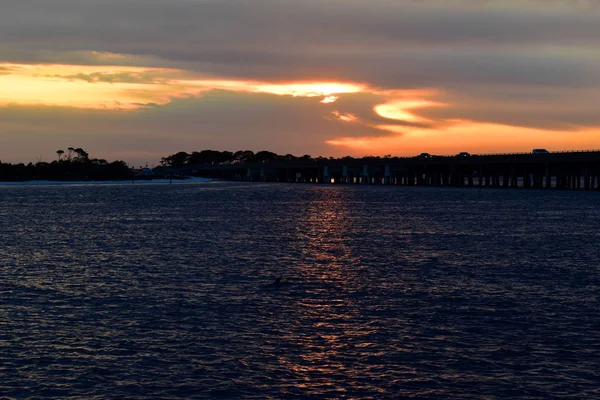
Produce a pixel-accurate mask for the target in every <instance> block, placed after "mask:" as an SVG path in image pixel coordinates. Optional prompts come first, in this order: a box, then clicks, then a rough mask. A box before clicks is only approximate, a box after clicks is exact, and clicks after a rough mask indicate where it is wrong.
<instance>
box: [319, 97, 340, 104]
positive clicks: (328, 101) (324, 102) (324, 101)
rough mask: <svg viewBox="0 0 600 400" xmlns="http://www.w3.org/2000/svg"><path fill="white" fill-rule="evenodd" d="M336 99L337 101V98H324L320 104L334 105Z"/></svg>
mask: <svg viewBox="0 0 600 400" xmlns="http://www.w3.org/2000/svg"><path fill="white" fill-rule="evenodd" d="M337 99H338V97H337V96H325V98H324V99H323V100H321V103H323V104H328V103H335V102H336V100H337Z"/></svg>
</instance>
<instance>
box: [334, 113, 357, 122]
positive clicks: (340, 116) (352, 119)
mask: <svg viewBox="0 0 600 400" xmlns="http://www.w3.org/2000/svg"><path fill="white" fill-rule="evenodd" d="M331 114H333V115H335V117H336V118H337V119H339V120H340V121H343V122H356V121H358V117H357V116H356V115H354V114H350V113H347V114H342V113H340V112H339V111H338V110H335V111H332V112H331Z"/></svg>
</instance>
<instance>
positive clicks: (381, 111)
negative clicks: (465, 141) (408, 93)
mask: <svg viewBox="0 0 600 400" xmlns="http://www.w3.org/2000/svg"><path fill="white" fill-rule="evenodd" d="M444 106H447V104H444V103H438V102H435V101H430V100H421V99H399V100H393V101H391V102H389V103H385V104H379V105H376V106H375V107H374V108H373V110H374V111H375V112H376V113H377V114H378V115H379V116H381V117H383V118H387V119H393V120H397V121H404V122H413V123H427V122H431V120H429V119H427V118H425V117H421V116H419V115H417V114H416V113H414V112H412V110H418V109H420V108H428V107H444Z"/></svg>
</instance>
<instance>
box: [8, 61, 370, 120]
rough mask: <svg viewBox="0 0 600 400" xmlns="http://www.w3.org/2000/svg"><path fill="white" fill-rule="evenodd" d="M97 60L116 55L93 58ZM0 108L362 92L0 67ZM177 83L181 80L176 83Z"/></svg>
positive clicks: (346, 86)
mask: <svg viewBox="0 0 600 400" xmlns="http://www.w3.org/2000/svg"><path fill="white" fill-rule="evenodd" d="M98 57H105V58H119V57H123V56H121V55H115V54H112V53H99V54H98ZM0 68H1V69H2V71H3V74H2V75H0V87H2V89H3V90H2V92H0V106H2V105H7V104H18V105H53V106H65V107H76V108H94V109H116V110H135V109H139V108H142V107H144V106H145V105H147V104H155V105H164V104H167V103H169V102H171V101H172V99H174V98H181V97H187V96H198V95H200V94H201V93H203V92H206V91H210V90H218V89H220V90H228V91H234V92H247V93H267V94H273V95H278V96H293V97H324V100H323V101H322V102H323V103H325V104H326V103H331V102H334V101H335V100H337V98H338V95H340V94H345V93H358V92H361V91H365V90H368V88H367V87H366V86H364V85H360V84H354V83H344V82H281V83H268V82H258V81H244V80H218V79H189V78H184V77H185V76H186V74H187V73H186V71H182V70H176V69H167V68H142V67H129V66H101V65H99V66H85V65H83V66H81V65H24V64H0ZM182 77H183V78H182Z"/></svg>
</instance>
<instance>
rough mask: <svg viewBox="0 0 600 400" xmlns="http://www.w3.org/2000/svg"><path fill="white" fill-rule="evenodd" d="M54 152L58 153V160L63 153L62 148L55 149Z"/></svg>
mask: <svg viewBox="0 0 600 400" xmlns="http://www.w3.org/2000/svg"><path fill="white" fill-rule="evenodd" d="M56 154H58V161H60V159H61V157H62V155H63V154H65V151H64V150H56Z"/></svg>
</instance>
